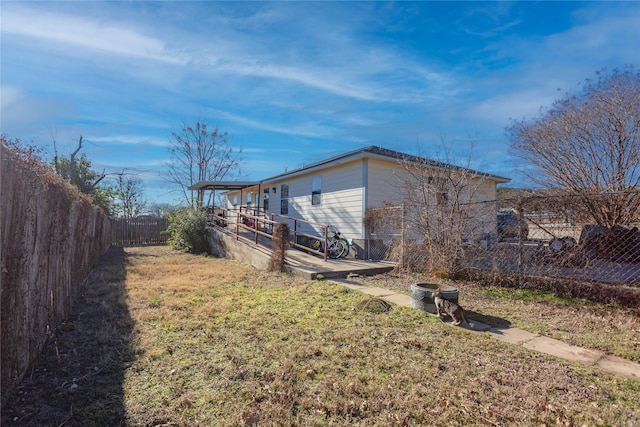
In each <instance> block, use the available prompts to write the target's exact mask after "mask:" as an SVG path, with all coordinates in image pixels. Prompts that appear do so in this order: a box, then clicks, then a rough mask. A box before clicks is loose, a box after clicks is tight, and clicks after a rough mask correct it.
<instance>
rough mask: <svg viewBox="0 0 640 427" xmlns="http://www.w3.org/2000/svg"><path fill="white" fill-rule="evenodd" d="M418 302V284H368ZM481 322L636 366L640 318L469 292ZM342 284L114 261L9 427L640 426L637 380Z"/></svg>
mask: <svg viewBox="0 0 640 427" xmlns="http://www.w3.org/2000/svg"><path fill="white" fill-rule="evenodd" d="M362 280H367V281H369V282H371V283H372V284H375V285H376V286H380V287H385V286H388V287H392V288H394V289H398V290H402V291H407V292H408V289H409V285H410V284H411V282H412V281H415V280H416V278H415V277H407V276H397V275H393V274H390V275H385V276H378V277H372V278H363V279H362ZM456 286H458V287H459V288H460V302H461V304H462V305H463V306H465V308H466V309H467V310H468V311H469V314H470V317H472V318H476V319H479V320H482V321H485V322H488V323H493V324H495V325H497V326H504V325H507V324H511V325H513V326H517V327H519V328H522V329H525V330H529V331H532V332H536V333H541V334H545V335H549V336H552V337H555V338H559V339H563V340H565V341H567V342H569V343H572V344H576V345H581V346H585V347H590V348H595V349H600V350H605V351H606V352H608V353H612V354H616V355H618V356H622V357H626V358H628V359H631V360H635V361H640V338H639V336H640V317H639V315H638V310H637V309H636V310H630V309H621V308H616V307H604V306H598V305H594V304H587V303H584V302H582V301H577V300H564V299H559V298H556V297H552V296H550V295H548V294H544V293H540V292H531V291H523V290H512V289H502V288H483V287H479V286H477V285H474V284H473V283H463V284H456ZM367 298H369V297H368V296H367V295H364V294H361V293H359V292H356V291H350V290H347V289H345V288H344V287H342V286H340V285H336V284H333V283H331V282H323V281H304V280H300V279H295V278H291V277H289V276H286V275H280V274H269V273H265V272H261V271H258V270H255V269H253V268H251V267H248V266H246V265H243V264H239V263H236V262H232V261H228V260H224V259H216V258H212V257H205V256H193V255H186V254H179V253H177V252H174V251H172V250H170V249H169V248H167V247H162V246H158V247H146V248H127V249H124V250H123V249H121V248H120V249H113V248H112V249H111V250H110V251H109V253H108V254H107V255H106V256H105V257H104V259H103V261H102V262H101V264H100V265H99V266H98V267H97V268H96V270H95V271H94V272H93V274H92V276H91V278H90V280H89V281H88V283H87V286H86V288H85V289H84V292H83V295H82V298H81V300H80V301H79V302H78V304H77V310H76V312H75V314H74V315H73V316H72V318H71V319H70V320H69V322H67V323H65V324H64V325H62V326H61V327H60V328H58V330H56V331H55V333H53V334H52V335H51V337H50V339H49V341H48V343H47V345H46V348H45V351H44V353H43V355H42V357H41V358H40V359H39V360H38V361H37V362H36V363H35V364H34V366H33V368H32V369H31V370H30V371H29V372H28V373H27V374H26V375H25V378H24V380H23V382H22V383H21V385H20V386H19V387H18V388H17V389H16V391H15V393H14V395H13V396H12V397H11V398H10V400H9V401H8V402H7V404H5V405H4V407H3V409H2V411H3V412H2V425H3V426H11V425H24V426H36V425H37V426H41V425H51V426H60V425H66V426H75V425H82V426H87V425H101V426H102V425H110V426H117V425H130V426H152V425H175V426H178V425H179V426H184V425H214V426H236V425H237V426H242V425H247V426H252V425H253V426H286V425H299V426H314V425H317V426H325V425H362V426H365V425H367V426H373V425H380V426H387V425H430V426H439V425H442V426H445V425H446V426H456V425H459V426H468V425H509V426H512V425H522V426H529V425H583V424H584V425H640V382H638V381H635V380H631V379H626V378H623V377H619V376H615V375H611V374H608V373H606V372H603V371H600V370H598V369H596V368H592V367H589V366H584V365H578V364H571V363H568V362H564V361H562V360H559V359H556V358H553V357H550V356H545V355H543V354H540V353H536V352H533V351H529V350H526V349H524V348H522V347H518V346H512V345H509V344H505V343H502V342H500V341H498V340H495V339H492V338H490V337H489V336H487V335H484V334H476V333H469V332H467V331H464V330H462V329H460V328H454V327H451V326H449V325H444V324H442V323H441V322H440V321H438V320H437V319H436V318H435V317H434V316H430V315H427V314H425V313H423V312H420V311H418V310H414V309H410V308H399V307H392V309H391V310H390V311H388V312H381V311H377V310H367V309H361V307H362V306H361V305H360V306H359V305H358V304H359V303H360V302H362V301H363V300H365V299H367Z"/></svg>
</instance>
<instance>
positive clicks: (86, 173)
mask: <svg viewBox="0 0 640 427" xmlns="http://www.w3.org/2000/svg"><path fill="white" fill-rule="evenodd" d="M82 143H83V140H82V136H81V137H80V139H79V140H78V147H77V148H76V150H75V151H74V152H73V153H71V155H70V156H69V157H68V158H67V157H59V156H58V153H57V150H56V155H55V158H54V160H53V165H52V166H53V169H54V170H55V172H56V173H57V174H58V175H60V176H61V177H62V178H64V179H65V180H66V181H67V182H69V183H70V184H72V185H75V186H76V187H77V188H78V190H80V191H81V192H82V193H84V194H86V195H88V196H89V197H90V198H91V200H92V201H93V203H94V204H96V205H98V206H100V207H101V208H102V209H103V210H104V211H105V212H106V213H107V214H109V215H112V214H113V204H112V200H113V190H112V189H111V188H109V187H108V186H105V185H101V183H102V180H104V178H105V177H106V176H107V175H106V174H105V173H104V171H103V172H102V173H98V172H96V171H94V170H93V169H92V168H91V161H90V160H89V159H88V158H87V156H86V155H85V154H84V153H83V154H82V155H80V157H78V156H77V155H78V153H79V152H80V150H81V149H82ZM54 146H55V141H54Z"/></svg>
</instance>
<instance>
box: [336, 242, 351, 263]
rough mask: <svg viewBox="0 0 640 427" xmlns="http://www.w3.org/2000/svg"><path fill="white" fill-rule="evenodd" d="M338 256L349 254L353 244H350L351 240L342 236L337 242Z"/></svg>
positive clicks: (344, 256)
mask: <svg viewBox="0 0 640 427" xmlns="http://www.w3.org/2000/svg"><path fill="white" fill-rule="evenodd" d="M336 247H337V252H338V258H346V257H347V255H349V250H350V249H351V245H349V241H348V240H347V239H345V238H344V237H341V238H340V239H338V241H337V242H336Z"/></svg>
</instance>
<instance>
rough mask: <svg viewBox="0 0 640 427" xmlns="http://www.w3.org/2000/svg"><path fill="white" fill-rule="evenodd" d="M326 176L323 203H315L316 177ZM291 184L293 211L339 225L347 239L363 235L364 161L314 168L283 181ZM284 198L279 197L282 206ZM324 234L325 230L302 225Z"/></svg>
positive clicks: (305, 230) (322, 221)
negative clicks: (313, 195)
mask: <svg viewBox="0 0 640 427" xmlns="http://www.w3.org/2000/svg"><path fill="white" fill-rule="evenodd" d="M315 176H322V203H321V204H319V205H312V204H311V185H312V180H313V177H315ZM282 183H288V184H289V214H288V216H291V217H294V218H301V219H305V220H307V221H313V222H317V223H321V224H328V225H330V226H332V227H335V228H337V229H338V230H339V231H340V232H342V235H343V236H344V237H346V238H347V239H349V240H350V239H359V238H362V237H361V236H362V212H363V210H362V203H363V201H362V195H363V186H362V161H361V160H358V161H354V162H349V163H346V164H342V165H338V166H334V167H330V168H327V169H324V170H322V171H321V172H310V173H308V174H305V175H301V176H298V177H295V178H292V179H291V180H289V181H282ZM279 201H280V199H279V198H278V206H279ZM301 231H304V232H313V233H315V234H320V233H321V230H313V231H312V230H309V229H302V230H301Z"/></svg>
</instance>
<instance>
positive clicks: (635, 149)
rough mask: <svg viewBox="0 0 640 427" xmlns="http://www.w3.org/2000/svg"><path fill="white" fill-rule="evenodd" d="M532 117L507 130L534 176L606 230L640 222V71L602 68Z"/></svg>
mask: <svg viewBox="0 0 640 427" xmlns="http://www.w3.org/2000/svg"><path fill="white" fill-rule="evenodd" d="M597 76H598V78H597V80H595V81H592V80H586V84H585V86H584V87H583V88H582V92H581V93H578V94H574V95H570V94H567V95H566V96H565V97H564V98H562V99H559V100H557V101H555V102H554V103H553V104H552V106H551V108H550V109H548V110H546V111H544V110H541V113H540V115H539V117H537V118H534V119H531V120H525V119H522V120H513V121H512V123H511V125H510V126H509V127H507V129H506V130H507V133H508V135H509V136H510V139H511V147H512V150H513V152H514V153H515V154H516V155H517V156H519V157H521V158H523V159H525V160H527V161H529V162H531V163H532V164H533V166H534V169H533V170H532V172H531V173H530V177H531V179H532V180H533V181H534V182H536V183H538V184H541V185H543V186H544V187H546V188H552V189H562V190H565V191H566V192H567V193H568V194H570V195H572V196H575V197H576V198H575V200H577V201H579V203H580V205H581V206H582V207H583V208H584V209H585V210H586V211H587V212H588V213H589V215H590V216H591V217H592V218H593V220H594V221H595V222H596V223H597V224H600V225H604V226H607V227H613V226H615V225H625V224H629V223H631V222H633V221H634V220H637V214H638V211H639V210H640V73H639V72H636V71H635V70H634V69H633V67H627V68H625V69H624V70H623V71H619V70H613V71H607V70H606V69H605V70H602V71H600V72H598V73H597Z"/></svg>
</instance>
